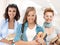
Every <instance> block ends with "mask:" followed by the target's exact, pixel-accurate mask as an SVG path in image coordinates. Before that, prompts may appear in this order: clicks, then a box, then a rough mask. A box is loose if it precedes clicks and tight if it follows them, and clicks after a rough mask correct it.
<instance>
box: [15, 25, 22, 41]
mask: <svg viewBox="0 0 60 45" xmlns="http://www.w3.org/2000/svg"><path fill="white" fill-rule="evenodd" d="M21 27H22V25H18V27H17V31H16V36H15V38H14V42H16V41H19V40H21V35H22V32H21Z"/></svg>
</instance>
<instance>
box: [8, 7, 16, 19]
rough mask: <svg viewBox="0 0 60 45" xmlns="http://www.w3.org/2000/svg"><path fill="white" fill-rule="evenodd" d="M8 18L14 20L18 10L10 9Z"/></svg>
mask: <svg viewBox="0 0 60 45" xmlns="http://www.w3.org/2000/svg"><path fill="white" fill-rule="evenodd" d="M8 16H9V19H14V17H15V16H16V8H13V7H9V8H8Z"/></svg>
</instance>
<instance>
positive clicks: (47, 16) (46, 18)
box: [44, 12, 54, 23]
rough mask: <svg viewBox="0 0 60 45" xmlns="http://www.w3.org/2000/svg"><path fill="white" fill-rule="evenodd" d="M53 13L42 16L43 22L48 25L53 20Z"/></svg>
mask: <svg viewBox="0 0 60 45" xmlns="http://www.w3.org/2000/svg"><path fill="white" fill-rule="evenodd" d="M53 16H54V15H53V12H46V13H45V15H44V19H45V22H47V23H50V22H52V20H53Z"/></svg>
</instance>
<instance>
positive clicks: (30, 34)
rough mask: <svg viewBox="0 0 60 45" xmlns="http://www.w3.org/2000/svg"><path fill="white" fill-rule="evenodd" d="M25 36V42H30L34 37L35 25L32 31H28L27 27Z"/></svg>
mask: <svg viewBox="0 0 60 45" xmlns="http://www.w3.org/2000/svg"><path fill="white" fill-rule="evenodd" d="M26 35H27V40H28V41H32V40H33V38H34V37H35V35H36V25H35V27H34V28H33V29H30V28H29V27H27V30H26Z"/></svg>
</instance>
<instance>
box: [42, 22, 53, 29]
mask: <svg viewBox="0 0 60 45" xmlns="http://www.w3.org/2000/svg"><path fill="white" fill-rule="evenodd" d="M43 26H44V27H45V28H51V27H52V23H47V22H44V25H43Z"/></svg>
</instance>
